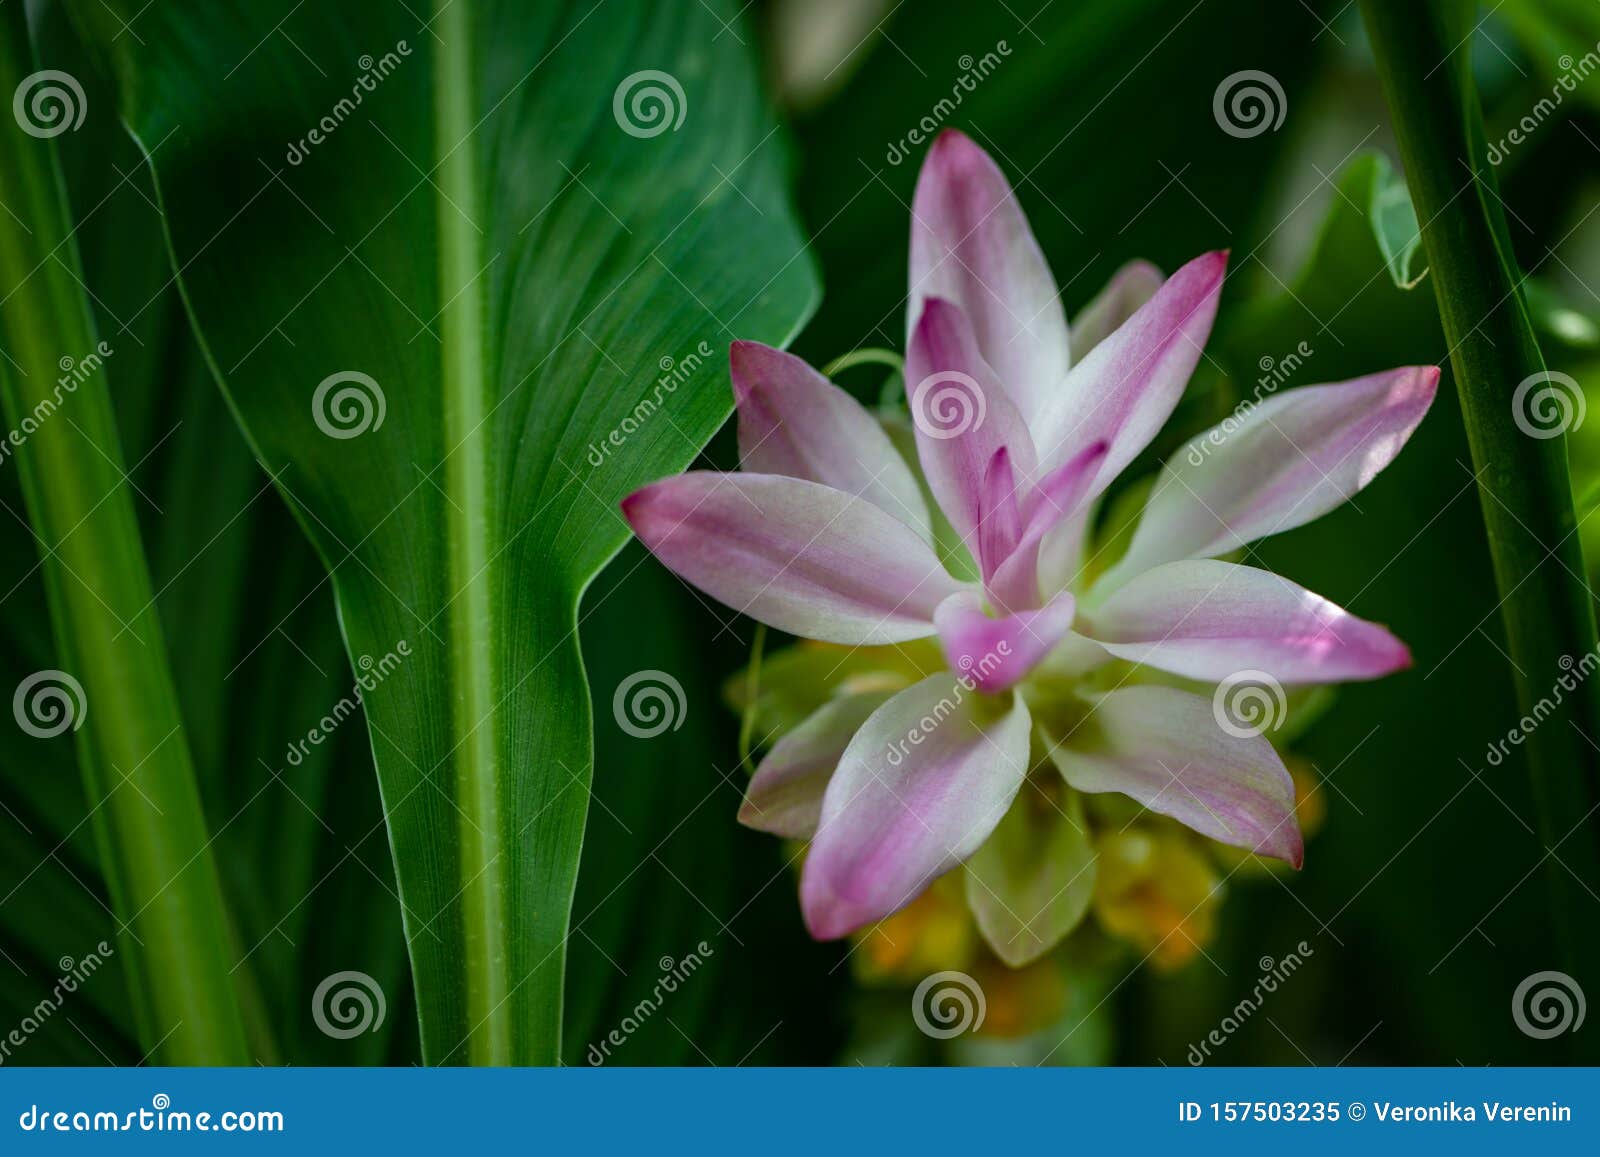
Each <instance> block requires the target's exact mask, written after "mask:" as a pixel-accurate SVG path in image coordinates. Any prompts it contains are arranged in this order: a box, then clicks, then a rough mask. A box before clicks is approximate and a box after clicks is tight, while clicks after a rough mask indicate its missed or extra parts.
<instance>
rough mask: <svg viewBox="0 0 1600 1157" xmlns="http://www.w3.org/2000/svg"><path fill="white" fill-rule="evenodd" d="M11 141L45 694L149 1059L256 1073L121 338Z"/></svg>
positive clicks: (22, 463) (4, 289)
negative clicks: (146, 497) (178, 682)
mask: <svg viewBox="0 0 1600 1157" xmlns="http://www.w3.org/2000/svg"><path fill="white" fill-rule="evenodd" d="M0 22H3V27H0V91H3V92H4V93H6V94H8V95H9V94H12V93H15V92H17V90H18V87H19V85H22V84H23V83H25V81H26V78H28V77H29V76H30V75H31V74H32V71H33V70H32V66H31V63H30V61H29V58H28V33H27V24H26V20H25V18H24V14H23V6H22V5H20V4H8V5H6V6H5V10H4V12H3V13H0ZM69 115H70V114H69ZM88 115H91V116H93V115H101V116H106V115H110V114H109V112H108V111H107V110H103V109H102V110H92V109H91V110H89V113H88ZM4 131H5V136H6V139H5V140H4V142H0V201H3V202H4V203H5V205H6V207H7V210H8V211H7V212H5V213H0V349H3V353H4V356H3V357H0V399H3V402H4V409H5V414H6V417H7V419H8V421H9V424H10V427H11V441H12V445H13V446H14V447H15V449H14V452H13V453H14V463H15V464H14V465H8V464H0V469H7V468H10V469H16V470H18V471H20V476H21V482H22V488H23V494H24V497H25V499H26V503H27V508H28V515H29V519H30V521H31V523H32V533H33V534H34V535H35V536H36V537H37V539H38V541H39V550H40V556H41V558H42V560H43V561H42V565H41V572H42V575H43V578H44V583H45V587H46V591H47V594H48V597H49V604H50V615H51V622H52V626H53V628H54V636H55V643H56V661H57V663H58V664H59V665H60V666H59V670H55V671H51V672H44V673H40V676H39V677H40V678H41V679H42V681H41V682H40V683H39V684H38V685H37V687H36V689H38V688H43V687H46V686H49V685H52V684H53V685H55V686H57V687H65V688H66V689H67V692H66V693H67V694H68V695H69V696H71V703H70V705H69V704H68V703H66V702H65V701H64V700H63V701H58V704H57V705H58V706H60V707H63V708H64V709H65V710H66V711H68V712H69V713H70V714H71V717H72V719H73V724H72V726H73V727H74V728H75V729H76V735H75V740H76V744H77V751H78V762H79V765H80V766H81V768H82V771H83V776H84V781H85V784H86V787H87V795H88V801H89V806H90V820H91V822H92V824H93V828H94V831H95V834H96V837H97V840H98V842H99V846H100V859H101V867H102V870H103V872H104V874H105V877H106V881H107V884H108V886H109V888H110V892H111V897H112V902H113V905H114V908H115V912H116V915H117V919H118V923H119V925H120V931H119V951H120V955H121V956H122V958H123V962H124V965H125V967H126V970H127V974H128V976H129V979H130V986H131V993H130V995H131V997H132V1003H133V1006H134V1013H135V1020H136V1023H137V1025H138V1029H139V1034H140V1039H141V1041H142V1042H143V1045H144V1047H145V1048H146V1050H148V1051H149V1052H150V1053H151V1059H152V1060H154V1061H156V1062H158V1063H162V1064H210V1065H217V1064H247V1063H249V1062H250V1060H251V1056H250V1054H249V1051H248V1049H247V1048H246V1044H245V1035H244V1029H243V1027H242V1019H241V1016H240V1012H239V1006H238V1002H237V998H236V994H235V986H234V981H233V978H232V975H231V972H230V969H231V967H232V964H231V961H230V958H229V953H228V949H227V945H228V935H229V932H228V921H227V917H226V914H225V912H224V909H223V900H222V889H221V886H220V884H219V881H218V877H217V871H216V866H215V864H214V862H213V860H212V857H211V852H210V847H211V844H210V840H209V838H208V837H207V833H206V823H205V817H204V815H203V814H202V812H201V807H200V795H199V791H198V788H197V787H196V784H195V777H194V769H193V766H192V764H191V761H190V755H189V745H188V739H187V737H186V735H185V733H184V729H183V723H182V720H181V718H180V716H179V714H178V703H177V695H176V692H175V690H174V687H173V681H172V674H171V671H170V670H169V668H168V663H167V655H166V647H165V644H164V642H163V639H162V634H161V626H160V620H159V618H158V615H157V612H156V608H155V599H154V597H153V594H152V587H151V582H150V572H149V568H148V566H147V565H146V561H145V556H144V548H143V545H142V543H141V542H140V539H139V531H138V524H137V521H136V519H135V512H134V505H133V498H132V494H131V490H130V487H129V485H128V483H127V480H126V475H125V472H124V470H123V466H122V453H121V448H120V446H119V444H118V439H117V430H116V425H115V420H114V418H113V414H112V409H111V395H110V392H109V390H108V388H107V385H106V378H107V376H108V375H110V374H114V373H115V372H116V342H115V341H114V340H108V341H104V342H102V341H101V340H99V338H98V337H97V335H96V333H95V327H94V321H93V318H92V316H91V314H90V312H89V308H88V305H87V302H86V301H85V299H84V295H83V292H82V289H81V287H80V278H81V271H80V269H79V262H78V255H77V251H76V248H75V247H74V245H73V243H72V234H71V232H70V230H69V228H68V214H67V210H66V205H65V197H64V195H63V192H62V189H61V185H60V180H59V176H58V173H57V169H56V163H55V156H54V151H53V145H52V144H51V142H50V141H49V140H48V139H41V138H39V137H36V136H34V135H32V134H28V133H25V132H24V131H23V129H22V127H21V124H20V122H19V120H18V118H13V117H9V116H8V117H6V118H5V119H4ZM113 337H115V335H113ZM68 359H71V360H70V361H69V360H68ZM18 439H25V440H23V441H21V444H20V445H19V444H17V443H18ZM9 521H10V520H9V519H8V523H9ZM10 532H11V533H14V534H15V533H27V531H26V530H24V529H22V528H19V527H17V526H15V525H14V524H13V525H11V529H10ZM74 681H75V682H76V684H77V685H78V686H79V687H81V689H82V694H81V696H79V695H78V694H77V693H76V688H74V687H73V686H72V683H73V682H74ZM3 690H4V694H5V698H6V700H8V701H9V700H11V699H12V697H13V694H14V690H15V689H13V688H9V687H8V688H4V689H3ZM25 711H26V709H25V708H19V709H18V716H19V719H18V725H21V721H22V717H23V715H24V714H25ZM6 723H7V725H8V726H9V725H11V721H10V720H7V721H6ZM46 730H48V728H46ZM39 742H40V743H44V742H48V740H47V739H44V738H41V739H39ZM89 947H90V946H88V945H84V946H82V948H83V949H84V950H85V951H87V950H88V948H89ZM74 955H76V953H74Z"/></svg>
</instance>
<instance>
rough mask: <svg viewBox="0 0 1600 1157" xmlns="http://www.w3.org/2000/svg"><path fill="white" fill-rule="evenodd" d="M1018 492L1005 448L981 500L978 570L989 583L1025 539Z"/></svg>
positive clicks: (989, 473)
mask: <svg viewBox="0 0 1600 1157" xmlns="http://www.w3.org/2000/svg"><path fill="white" fill-rule="evenodd" d="M1017 489H1018V487H1017V478H1016V475H1015V473H1013V471H1012V469H1011V455H1010V454H1009V453H1008V452H1007V451H1006V448H1005V447H1004V446H1002V447H1000V449H998V450H996V451H995V452H994V457H993V458H991V459H990V460H989V468H988V470H986V471H985V472H984V477H983V489H982V491H981V494H980V497H979V500H978V501H979V505H978V510H979V512H980V513H979V515H978V566H979V568H980V569H981V571H982V573H983V581H984V582H986V583H987V582H988V581H989V580H990V579H992V578H993V577H994V572H995V571H997V570H999V569H1000V564H1001V563H1003V562H1005V561H1007V560H1008V559H1009V558H1010V557H1011V555H1012V552H1013V551H1014V550H1015V549H1016V546H1017V540H1018V539H1020V538H1021V537H1022V503H1021V502H1020V501H1019V500H1018V498H1017ZM1024 605H1028V604H1024Z"/></svg>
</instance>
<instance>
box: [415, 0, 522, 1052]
mask: <svg viewBox="0 0 1600 1157" xmlns="http://www.w3.org/2000/svg"><path fill="white" fill-rule="evenodd" d="M474 8H475V5H474V4H473V3H472V2H471V0H435V2H434V18H435V20H436V21H437V22H438V28H439V38H438V40H437V42H436V44H435V49H434V74H435V75H434V94H435V95H434V101H435V123H434V149H435V154H436V161H435V164H436V168H437V170H438V175H439V179H438V181H437V183H436V189H437V193H438V195H437V197H436V199H435V212H436V214H437V216H438V224H439V299H440V301H441V302H442V303H444V304H443V308H442V310H441V313H440V342H441V384H442V387H443V391H442V393H443V405H444V433H445V467H446V469H445V502H444V517H445V522H446V527H447V537H446V549H447V550H448V552H449V555H450V560H449V567H450V601H449V604H448V605H449V622H448V631H449V648H450V667H451V676H452V680H451V682H452V686H453V687H454V691H455V694H454V696H453V698H452V703H451V710H452V715H453V733H454V737H455V740H456V744H455V748H454V752H455V755H454V761H455V766H456V780H455V782H456V796H457V800H456V802H457V805H458V806H459V809H460V813H461V823H460V825H459V830H460V835H461V841H460V845H461V846H460V868H461V880H462V888H461V894H460V899H461V904H462V913H463V925H464V929H465V933H466V937H465V938H466V954H465V958H464V960H463V969H464V971H465V982H466V1011H467V1021H468V1024H469V1026H470V1027H469V1037H468V1041H467V1055H468V1059H469V1060H470V1062H471V1063H473V1064H501V1065H503V1064H510V1063H512V1061H513V1059H514V1058H513V1056H512V1043H511V1034H510V1018H509V1016H508V1015H507V1011H508V999H507V998H508V995H509V985H508V982H507V962H508V958H509V953H508V947H507V944H506V939H507V928H506V922H505V919H504V911H503V908H502V903H503V899H504V896H505V887H504V870H503V861H502V858H501V854H500V834H499V833H500V815H499V812H500V799H499V785H500V774H499V772H500V768H499V759H498V742H497V735H498V730H497V721H496V718H495V717H496V710H495V704H496V696H495V691H494V684H495V672H494V638H495V632H494V611H493V599H492V595H493V590H494V583H493V582H492V579H491V576H490V570H489V564H490V559H491V557H492V551H491V548H490V541H489V538H490V530H489V528H490V526H491V525H492V522H491V501H492V495H493V491H492V488H491V486H490V479H489V460H488V449H487V437H488V436H487V432H486V431H485V429H484V418H485V413H486V403H485V396H484V393H485V386H486V382H485V378H484V364H485V359H484V351H483V345H482V343H483V335H484V333H485V329H484V304H483V289H482V285H481V281H480V278H479V276H478V274H479V270H480V269H481V268H482V261H481V260H480V258H481V256H482V253H481V248H482V246H481V240H480V234H479V232H478V229H477V227H476V226H475V225H474V224H473V222H472V220H470V219H469V214H472V213H475V212H476V211H477V209H478V207H479V205H480V204H481V202H480V200H479V195H478V173H477V167H476V164H475V156H476V150H475V149H474V148H473V147H472V145H471V144H470V143H469V140H468V138H469V137H471V135H472V134H473V132H474V130H475V128H476V117H475V116H474V111H475V108H474V102H473V94H475V93H476V92H477V83H476V81H477V78H476V76H475V74H474V71H473V67H472V65H473V60H472V55H473V52H472V50H473V19H472V18H473V14H474ZM450 1043H451V1044H454V1043H455V1042H450Z"/></svg>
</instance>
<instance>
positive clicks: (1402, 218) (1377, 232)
mask: <svg viewBox="0 0 1600 1157" xmlns="http://www.w3.org/2000/svg"><path fill="white" fill-rule="evenodd" d="M1372 156H1373V158H1374V160H1373V174H1372V198H1371V201H1370V205H1371V214H1372V234H1373V236H1374V237H1375V238H1377V241H1378V251H1379V252H1380V253H1382V254H1383V263H1384V266H1385V267H1386V268H1387V269H1388V270H1389V277H1390V279H1391V280H1393V282H1394V283H1395V284H1396V285H1397V286H1399V287H1400V288H1401V289H1414V288H1415V287H1416V286H1417V285H1418V284H1419V283H1420V282H1421V281H1422V279H1423V278H1424V277H1426V276H1427V274H1428V265H1427V261H1426V255H1425V254H1422V227H1421V226H1420V225H1418V224H1417V210H1416V208H1415V207H1414V206H1413V205H1412V204H1411V193H1410V191H1409V190H1408V189H1407V188H1406V182H1405V178H1404V177H1402V176H1401V175H1400V174H1399V173H1398V172H1396V171H1395V167H1394V166H1393V165H1391V164H1390V163H1389V158H1388V157H1385V156H1384V155H1383V154H1382V153H1375V154H1372ZM1419 256H1420V257H1421V259H1419Z"/></svg>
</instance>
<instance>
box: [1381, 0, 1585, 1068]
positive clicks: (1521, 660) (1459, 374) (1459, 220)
mask: <svg viewBox="0 0 1600 1157" xmlns="http://www.w3.org/2000/svg"><path fill="white" fill-rule="evenodd" d="M1361 8H1362V12H1363V14H1364V17H1365V20H1366V25H1367V28H1368V30H1369V33H1370V35H1371V38H1372V43H1373V48H1374V50H1375V52H1376V54H1377V59H1378V66H1379V70H1380V72H1381V73H1382V75H1383V83H1384V89H1385V93H1386V95H1387V97H1388V103H1389V108H1390V110H1391V113H1392V116H1393V119H1394V124H1395V131H1396V133H1397V135H1398V137H1399V141H1400V149H1401V153H1402V155H1403V157H1404V160H1405V169H1406V179H1407V183H1408V184H1409V186H1410V188H1411V195H1412V198H1413V200H1414V202H1415V204H1416V209H1417V217H1418V219H1419V220H1420V221H1421V222H1422V238H1423V243H1424V244H1425V245H1426V247H1427V251H1428V265H1429V268H1430V269H1431V271H1432V279H1433V285H1434V290H1435V293H1436V294H1437V296H1438V300H1439V312H1440V315H1441V317H1442V318H1443V322H1444V330H1445V336H1446V338H1447V339H1448V340H1449V342H1450V359H1451V366H1452V368H1453V370H1454V372H1455V378H1456V385H1457V389H1458V390H1459V392H1460V396H1461V409H1462V415H1463V418H1464V419H1465V422H1466V428H1467V437H1468V441H1469V442H1470V444H1471V448H1472V458H1473V465H1474V467H1475V468H1476V471H1477V476H1478V489H1479V497H1480V501H1481V504H1482V508H1483V518H1484V526H1485V529H1486V531H1487V534H1488V540H1489V549H1490V552H1491V554H1492V557H1493V562H1494V572H1495V580H1496V583H1497V584H1498V586H1499V590H1500V594H1501V596H1502V600H1503V601H1502V603H1501V606H1500V613H1501V616H1502V619H1503V620H1504V623H1505V630H1506V638H1507V642H1508V644H1509V648H1510V654H1511V660H1512V664H1513V667H1514V668H1515V684H1516V691H1517V702H1518V705H1519V708H1520V711H1521V713H1522V714H1523V715H1524V716H1532V717H1534V718H1536V719H1539V720H1541V722H1540V723H1539V724H1538V726H1537V728H1536V729H1534V730H1533V731H1532V733H1531V734H1529V735H1528V737H1527V742H1526V743H1525V744H1524V747H1525V748H1526V750H1527V753H1528V765H1529V770H1530V773H1531V775H1532V777H1533V788H1534V794H1535V798H1536V801H1537V807H1538V811H1539V829H1540V831H1539V835H1540V840H1541V842H1542V843H1543V844H1544V845H1545V847H1546V849H1548V851H1549V854H1548V855H1547V856H1546V857H1545V859H1544V863H1543V871H1544V874H1545V877H1546V880H1547V882H1548V887H1549V891H1550V896H1551V901H1552V905H1553V916H1554V925H1555V929H1556V934H1557V936H1558V938H1559V950H1560V953H1561V955H1562V958H1563V961H1564V967H1565V968H1566V970H1567V971H1569V972H1572V973H1573V974H1574V975H1589V976H1593V975H1595V974H1594V973H1592V972H1589V973H1580V972H1579V969H1580V967H1587V968H1591V969H1592V968H1594V967H1597V966H1600V921H1597V920H1595V919H1594V918H1593V904H1594V901H1593V896H1594V895H1595V894H1596V893H1597V892H1600V867H1597V865H1600V856H1597V854H1596V853H1597V833H1600V823H1597V822H1596V818H1597V817H1596V816H1595V815H1594V814H1592V813H1593V812H1594V809H1595V805H1596V800H1597V798H1600V747H1597V743H1600V726H1597V720H1600V682H1596V681H1595V680H1587V681H1580V682H1579V684H1578V686H1577V687H1576V689H1575V690H1572V689H1568V688H1566V687H1565V683H1564V682H1563V676H1567V669H1568V668H1569V667H1571V666H1572V665H1573V663H1574V662H1575V661H1577V660H1579V659H1581V658H1582V657H1583V656H1585V655H1586V654H1588V653H1590V652H1593V651H1594V650H1595V618H1594V602H1593V596H1592V595H1591V593H1590V591H1589V589H1588V586H1587V584H1586V583H1585V582H1584V581H1583V579H1582V578H1581V577H1580V576H1582V575H1583V574H1584V573H1585V571H1584V563H1583V556H1582V551H1581V549H1580V545H1579V540H1578V536H1577V533H1576V518H1575V515H1574V512H1573V504H1572V492H1571V483H1570V479H1569V477H1568V472H1567V454H1566V445H1565V438H1564V437H1560V436H1558V437H1534V436H1531V435H1530V434H1529V433H1528V432H1527V430H1526V429H1525V427H1526V426H1527V425H1528V424H1529V422H1530V418H1529V411H1528V408H1527V406H1526V394H1527V391H1524V392H1523V395H1524V396H1521V397H1519V396H1518V392H1517V391H1518V387H1519V385H1521V384H1523V383H1526V382H1529V381H1535V386H1534V387H1533V388H1534V389H1535V390H1537V388H1538V385H1539V382H1538V381H1537V380H1536V379H1540V378H1542V376H1543V375H1544V373H1545V366H1544V359H1543V357H1542V356H1541V354H1540V351H1539V347H1538V344H1537V342H1536V340H1535V338H1534V334H1533V329H1532V327H1531V326H1530V324H1529V322H1528V316H1527V312H1526V308H1525V305H1524V302H1523V298H1522V291H1521V281H1522V274H1521V273H1520V271H1519V270H1518V268H1517V266H1516V263H1515V258H1514V257H1513V255H1512V250H1511V246H1510V243H1509V240H1508V233H1507V230H1506V226H1505V217H1504V212H1503V207H1502V205H1501V202H1500V197H1499V194H1498V192H1497V190H1496V187H1495V179H1494V171H1493V169H1492V167H1491V166H1490V165H1489V164H1488V160H1487V148H1486V145H1485V142H1484V134H1483V118H1482V113H1481V110H1480V109H1479V107H1478V100H1477V94H1476V90H1475V89H1474V87H1473V83H1472V75H1471V71H1470V68H1469V62H1468V50H1469V44H1470V41H1471V30H1472V27H1473V22H1474V15H1475V13H1474V9H1475V5H1472V4H1470V3H1465V2H1462V0H1408V2H1406V3H1393V2H1392V0H1361ZM1519 403H1520V404H1522V409H1523V412H1522V414H1521V415H1520V418H1521V420H1520V421H1519V414H1518V412H1517V411H1518V406H1519ZM1540 432H1541V433H1544V432H1545V431H1540ZM1571 681H1572V677H1571V676H1567V678H1566V682H1571ZM1536 704H1537V705H1538V710H1537V711H1535V705H1536ZM1585 893H1587V894H1585ZM1589 1047H1592V1046H1589Z"/></svg>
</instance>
